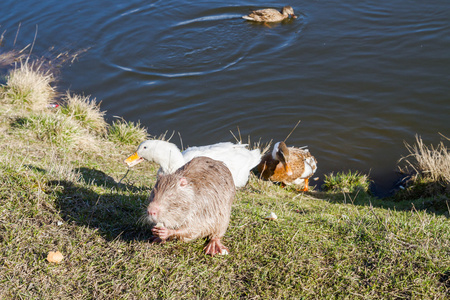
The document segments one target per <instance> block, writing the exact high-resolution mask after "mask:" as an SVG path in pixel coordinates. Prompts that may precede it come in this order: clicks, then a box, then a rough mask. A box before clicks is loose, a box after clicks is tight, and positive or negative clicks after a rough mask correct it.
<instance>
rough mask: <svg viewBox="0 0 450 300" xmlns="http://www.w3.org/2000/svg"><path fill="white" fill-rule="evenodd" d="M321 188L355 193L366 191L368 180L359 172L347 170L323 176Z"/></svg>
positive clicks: (368, 184)
mask: <svg viewBox="0 0 450 300" xmlns="http://www.w3.org/2000/svg"><path fill="white" fill-rule="evenodd" d="M324 177H325V178H324V184H323V185H322V188H323V189H324V190H326V191H330V192H342V193H355V192H358V191H362V192H368V191H369V187H370V180H369V177H368V176H367V175H363V174H361V173H359V172H352V171H348V173H345V172H338V173H337V174H336V175H334V174H333V173H331V174H329V175H325V176H324Z"/></svg>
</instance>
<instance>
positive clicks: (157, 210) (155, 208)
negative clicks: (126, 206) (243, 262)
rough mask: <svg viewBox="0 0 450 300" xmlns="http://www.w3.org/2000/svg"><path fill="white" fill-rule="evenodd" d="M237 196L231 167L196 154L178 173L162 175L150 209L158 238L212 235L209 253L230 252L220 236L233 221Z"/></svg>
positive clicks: (189, 238)
mask: <svg viewBox="0 0 450 300" xmlns="http://www.w3.org/2000/svg"><path fill="white" fill-rule="evenodd" d="M234 195H235V187H234V183H233V177H232V175H231V173H230V171H229V170H228V168H227V167H226V166H225V164H224V163H222V162H219V161H217V160H213V159H211V158H208V157H196V158H194V159H192V160H191V161H190V162H188V163H187V164H185V165H184V166H182V167H181V168H179V169H178V170H177V171H176V172H175V173H173V174H167V175H161V176H159V178H158V180H157V182H156V184H155V187H154V188H153V190H152V193H151V195H150V203H149V205H148V208H147V215H148V220H149V221H150V222H151V223H153V224H156V225H155V226H154V227H153V229H152V233H153V235H154V236H155V237H156V241H165V240H167V239H172V238H177V239H179V240H182V241H185V242H187V241H190V240H194V239H197V238H202V237H208V238H209V239H210V241H209V243H208V245H207V246H206V247H205V249H204V250H205V253H206V254H210V255H212V256H213V255H215V254H217V253H219V254H225V253H228V249H227V248H226V247H225V246H224V245H222V243H221V242H220V239H221V238H222V237H223V236H224V234H225V231H226V230H227V227H228V223H229V221H230V214H231V204H232V203H233V199H234Z"/></svg>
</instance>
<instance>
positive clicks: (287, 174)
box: [258, 142, 317, 192]
mask: <svg viewBox="0 0 450 300" xmlns="http://www.w3.org/2000/svg"><path fill="white" fill-rule="evenodd" d="M258 170H259V173H260V174H261V178H263V179H265V180H270V181H274V182H281V183H282V184H284V185H290V184H296V185H301V184H302V183H303V184H304V188H303V189H302V190H300V191H302V192H306V191H308V186H309V178H310V177H311V176H313V175H314V173H315V172H316V170H317V161H316V159H315V158H314V156H312V155H311V153H309V151H308V150H307V149H300V148H295V147H289V148H288V147H287V146H286V143H285V142H278V143H276V144H275V146H274V147H273V151H272V153H268V154H266V155H264V156H263V158H262V159H261V162H260V163H259V165H258Z"/></svg>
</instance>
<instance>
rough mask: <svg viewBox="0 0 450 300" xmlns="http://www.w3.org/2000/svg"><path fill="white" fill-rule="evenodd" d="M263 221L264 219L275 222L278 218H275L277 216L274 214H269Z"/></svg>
mask: <svg viewBox="0 0 450 300" xmlns="http://www.w3.org/2000/svg"><path fill="white" fill-rule="evenodd" d="M264 219H266V220H276V219H278V217H277V215H276V214H275V213H274V212H271V213H270V215H268V216H267V217H265V218H264Z"/></svg>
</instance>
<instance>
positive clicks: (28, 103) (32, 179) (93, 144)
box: [0, 63, 450, 299]
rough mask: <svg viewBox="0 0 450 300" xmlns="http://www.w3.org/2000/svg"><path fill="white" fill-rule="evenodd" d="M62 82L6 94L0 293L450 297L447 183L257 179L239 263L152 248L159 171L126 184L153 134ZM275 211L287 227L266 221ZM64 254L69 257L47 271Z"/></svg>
mask: <svg viewBox="0 0 450 300" xmlns="http://www.w3.org/2000/svg"><path fill="white" fill-rule="evenodd" d="M52 84H53V76H52V74H50V73H48V72H45V71H43V68H42V67H41V68H39V67H38V66H36V65H34V66H33V65H32V64H30V63H28V64H24V65H21V66H20V65H19V66H18V67H17V68H16V69H13V70H12V71H11V73H9V74H8V77H7V80H6V83H5V85H3V86H2V87H1V88H0V103H1V106H0V131H1V133H2V134H1V135H0V141H1V142H0V298H2V299H12V298H18V299H73V298H76V299H111V298H115V299H119V298H120V299H197V298H202V299H220V298H231V299H234V298H243V299H301V298H305V299H315V298H319V299H322V298H353V299H359V298H364V299H380V298H384V299H392V298H400V299H444V298H448V297H449V296H450V279H449V278H450V222H449V220H448V209H447V208H446V207H445V205H446V199H447V198H446V197H447V196H446V194H445V188H444V190H443V191H442V189H441V190H439V193H432V192H430V193H428V194H423V193H419V192H418V191H416V190H413V186H414V185H411V186H410V187H409V186H408V187H405V189H404V192H403V193H402V194H401V195H400V196H399V197H393V198H391V199H377V198H374V197H372V196H371V195H370V194H369V193H368V192H367V185H366V180H367V178H365V177H364V176H365V175H361V176H362V177H364V178H363V181H362V182H361V176H359V175H360V174H355V173H349V174H347V175H348V176H345V174H338V175H337V176H334V175H329V178H328V180H327V181H326V182H327V187H328V188H329V190H330V191H328V192H322V191H317V190H316V191H311V192H309V193H306V194H301V193H298V192H296V191H295V190H293V189H282V188H280V187H279V186H277V185H274V184H271V183H269V182H263V181H261V180H259V179H258V178H257V177H256V176H252V178H251V180H250V183H249V184H248V185H247V187H245V188H244V189H242V190H239V191H238V192H237V197H236V201H235V203H234V205H233V211H232V218H231V222H230V227H229V229H228V231H227V234H226V236H225V238H224V240H223V242H224V244H225V245H226V246H228V248H229V249H230V255H228V256H215V257H214V258H211V257H209V256H205V255H204V254H203V252H202V249H203V247H204V244H205V241H204V240H197V241H194V242H192V243H182V242H178V241H175V242H168V243H165V244H151V243H149V241H148V239H149V237H150V236H151V232H150V229H149V227H148V226H147V225H146V224H144V223H143V222H142V216H143V214H144V209H145V207H146V205H147V202H146V201H147V197H148V196H149V193H150V190H151V188H152V186H153V185H154V183H155V181H156V176H155V174H156V170H157V168H158V167H157V166H156V165H154V164H151V163H142V164H140V165H138V167H136V168H135V169H133V170H131V171H130V172H129V173H128V175H127V176H126V177H125V178H124V179H123V180H121V179H122V178H123V177H124V175H125V174H126V172H127V168H126V166H125V165H124V164H123V159H124V158H126V157H127V156H128V155H129V154H131V153H132V152H133V151H134V150H135V149H136V146H137V145H138V144H139V142H140V141H142V140H143V139H145V138H146V136H147V132H146V130H145V129H144V128H142V127H141V126H140V125H139V124H133V123H130V122H127V121H125V120H118V121H116V122H114V123H113V124H107V123H106V122H105V121H104V119H103V114H104V113H103V112H102V111H101V110H100V107H99V106H98V104H97V102H96V100H95V99H92V98H90V97H85V96H79V95H73V94H71V93H70V92H68V93H66V94H64V95H57V94H56V92H55V90H54V89H53V88H52ZM56 102H58V103H59V104H60V107H58V108H51V107H49V104H52V103H56ZM412 150H414V149H412ZM446 151H447V150H446ZM447 153H448V152H447ZM408 159H409V160H408ZM412 159H413V157H409V158H405V160H406V161H409V162H410V163H409V164H407V165H409V166H415V163H414V161H413V160H412ZM410 169H411V168H410ZM410 171H411V170H406V171H405V172H410ZM416 171H417V170H416ZM417 173H420V172H417ZM341 177H342V178H341ZM420 178H422V179H420ZM423 178H425V179H426V180H429V177H427V175H426V172H425V173H424V174H420V175H418V176H416V177H415V178H414V179H413V178H412V177H411V179H410V180H412V181H414V180H415V181H417V182H419V181H420V180H425V179H423ZM350 179H351V180H350ZM345 180H348V181H351V182H356V183H355V184H356V186H348V184H347V185H346V186H341V185H342V182H343V181H345ZM433 182H434V183H436V184H437V185H439V186H442V187H445V182H446V181H445V178H444V179H443V178H440V177H438V178H437V180H436V181H433ZM436 202H438V204H439V205H436ZM270 212H274V213H276V215H277V216H278V219H277V220H275V221H268V220H265V219H264V217H265V216H266V215H268V214H269V213H270ZM56 250H58V251H60V252H61V253H63V255H64V259H63V261H62V262H61V263H59V264H54V263H49V262H48V261H47V260H46V256H47V253H48V252H49V251H56Z"/></svg>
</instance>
